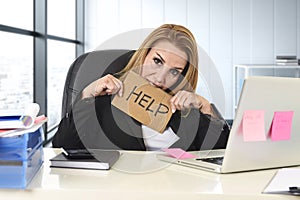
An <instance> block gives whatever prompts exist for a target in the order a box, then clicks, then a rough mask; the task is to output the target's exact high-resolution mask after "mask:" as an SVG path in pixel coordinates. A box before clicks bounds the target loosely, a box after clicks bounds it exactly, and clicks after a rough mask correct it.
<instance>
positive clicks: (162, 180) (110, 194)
mask: <svg viewBox="0 0 300 200" xmlns="http://www.w3.org/2000/svg"><path fill="white" fill-rule="evenodd" d="M58 152H59V150H58V149H51V148H45V149H44V153H45V162H44V165H43V167H42V168H41V170H40V171H39V172H38V174H37V175H36V176H35V177H34V179H33V181H32V182H31V184H30V185H29V188H28V189H27V190H16V189H0V199H5V200H10V199H22V200H27V199H28V200H29V199H30V200H34V199H39V200H40V199H43V200H47V199H51V200H54V199H64V200H66V199H71V200H76V199H80V200H92V199H104V200H105V199H118V200H120V199H122V200H123V199H130V200H132V199H151V200H155V199H157V200H158V199H172V200H173V199H186V200H192V199H208V200H211V199H218V200H219V199H230V200H232V199H239V200H240V199H243V200H247V199H251V200H252V199H270V200H271V199H272V200H276V199H299V198H297V197H295V196H290V195H271V194H261V191H262V190H263V189H264V187H265V186H266V185H267V183H268V182H269V181H270V180H271V178H272V176H273V175H274V173H275V172H276V170H263V171H256V172H247V173H235V174H226V175H219V174H214V173H210V172H205V171H201V170H197V169H191V168H187V167H183V166H178V165H169V164H168V165H166V163H164V162H161V161H158V160H156V158H155V155H154V153H151V152H148V153H146V152H130V153H124V154H123V155H122V157H121V158H120V160H119V161H118V163H116V165H115V166H114V168H113V169H111V170H109V171H97V170H80V169H58V168H50V167H49V164H50V163H49V159H50V158H51V157H53V156H54V155H55V154H57V153H58ZM126 171H127V172H126ZM128 171H131V172H130V173H128ZM146 171H148V172H146ZM133 172H135V173H133Z"/></svg>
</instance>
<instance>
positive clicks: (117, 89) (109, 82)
mask: <svg viewBox="0 0 300 200" xmlns="http://www.w3.org/2000/svg"><path fill="white" fill-rule="evenodd" d="M116 93H118V95H119V96H122V94H123V83H122V81H120V80H119V79H117V78H116V77H114V76H113V75H111V74H108V75H106V76H104V77H102V78H99V79H97V80H96V81H94V82H92V83H91V84H89V85H88V86H87V87H86V88H84V90H83V91H82V96H81V99H85V98H88V97H95V96H103V95H112V94H116Z"/></svg>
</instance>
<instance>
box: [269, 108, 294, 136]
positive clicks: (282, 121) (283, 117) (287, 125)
mask: <svg viewBox="0 0 300 200" xmlns="http://www.w3.org/2000/svg"><path fill="white" fill-rule="evenodd" d="M293 115H294V112H293V111H281V112H275V113H274V117H273V121H272V125H271V130H270V137H271V139H272V140H273V141H279V140H289V139H290V137H291V129H292V120H293Z"/></svg>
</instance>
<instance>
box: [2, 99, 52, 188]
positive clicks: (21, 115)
mask: <svg viewBox="0 0 300 200" xmlns="http://www.w3.org/2000/svg"><path fill="white" fill-rule="evenodd" d="M25 110H26V112H24V111H19V112H15V111H14V112H11V111H6V110H5V111H3V110H1V111H0V113H1V115H0V188H21V189H25V188H26V187H27V186H28V184H29V183H30V181H31V180H32V179H33V178H34V176H35V174H36V173H37V172H38V170H39V169H40V167H41V166H42V164H43V161H44V160H43V157H44V156H43V138H44V131H43V128H42V125H43V124H44V123H45V122H46V121H47V117H45V116H39V117H36V116H37V113H38V112H39V105H38V104H35V103H32V104H30V105H28V107H27V108H26V109H25Z"/></svg>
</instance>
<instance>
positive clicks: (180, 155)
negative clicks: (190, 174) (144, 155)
mask: <svg viewBox="0 0 300 200" xmlns="http://www.w3.org/2000/svg"><path fill="white" fill-rule="evenodd" d="M163 151H164V152H166V153H168V154H169V155H170V156H172V157H174V158H177V159H186V158H196V157H197V156H194V155H193V154H190V153H188V152H186V151H184V150H182V149H180V148H170V149H163Z"/></svg>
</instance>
